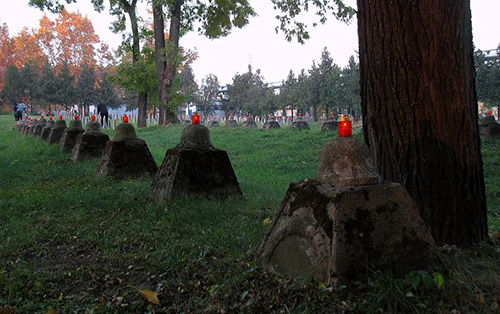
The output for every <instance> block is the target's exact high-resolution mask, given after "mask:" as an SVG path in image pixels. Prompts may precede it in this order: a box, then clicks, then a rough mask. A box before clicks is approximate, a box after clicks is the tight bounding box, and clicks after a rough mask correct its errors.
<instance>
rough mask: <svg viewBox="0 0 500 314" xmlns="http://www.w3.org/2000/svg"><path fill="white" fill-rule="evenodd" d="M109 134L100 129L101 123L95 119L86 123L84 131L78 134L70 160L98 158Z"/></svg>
mask: <svg viewBox="0 0 500 314" xmlns="http://www.w3.org/2000/svg"><path fill="white" fill-rule="evenodd" d="M108 141H109V136H108V135H107V134H106V133H103V132H102V131H101V124H100V123H99V122H97V121H91V122H89V123H87V125H86V127H85V132H84V133H82V134H79V135H78V138H77V139H76V143H75V147H74V148H73V152H72V154H71V160H73V161H84V160H88V159H92V158H99V157H101V155H102V151H103V150H104V147H106V143H107V142H108Z"/></svg>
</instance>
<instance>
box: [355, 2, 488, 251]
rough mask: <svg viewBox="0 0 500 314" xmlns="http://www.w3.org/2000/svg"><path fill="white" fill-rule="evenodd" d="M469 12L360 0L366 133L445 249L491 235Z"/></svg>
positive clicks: (383, 168)
mask: <svg viewBox="0 0 500 314" xmlns="http://www.w3.org/2000/svg"><path fill="white" fill-rule="evenodd" d="M469 6H470V4H469V1H464V0H447V1H434V0H422V1H418V2H414V1H406V0H398V1H390V0H381V1H378V2H377V3H376V4H375V3H373V2H370V1H366V0H359V1H358V31H359V42H360V51H359V53H360V69H361V107H362V110H363V123H364V126H363V133H364V136H365V139H366V141H367V142H368V145H369V146H370V148H371V150H372V153H373V156H374V161H375V163H376V165H377V166H378V168H379V170H380V172H381V174H382V176H383V177H384V178H385V179H387V180H391V181H397V182H401V183H402V184H404V186H405V187H406V188H407V190H408V191H409V192H410V194H411V196H412V197H413V199H414V200H415V202H416V203H417V205H418V208H419V209H420V213H421V215H422V217H423V218H424V220H425V221H426V222H427V224H428V225H429V226H431V229H432V234H433V236H434V239H435V240H436V242H437V243H438V244H445V243H448V244H473V243H477V242H479V241H481V240H483V239H485V238H486V237H487V223H486V197H485V187H484V179H483V167H482V158H481V151H480V140H479V134H478V124H477V121H478V117H477V112H478V110H477V101H476V92H475V86H474V66H473V65H474V63H473V47H472V27H471V12H470V7H469ZM394 16H398V18H397V19H394V18H390V17H394ZM416 25H418V27H415V26H416Z"/></svg>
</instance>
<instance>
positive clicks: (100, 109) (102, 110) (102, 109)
mask: <svg viewBox="0 0 500 314" xmlns="http://www.w3.org/2000/svg"><path fill="white" fill-rule="evenodd" d="M97 114H99V115H100V116H101V126H102V127H104V119H106V125H109V124H108V122H109V116H108V107H106V104H104V102H102V101H101V102H99V104H98V105H97Z"/></svg>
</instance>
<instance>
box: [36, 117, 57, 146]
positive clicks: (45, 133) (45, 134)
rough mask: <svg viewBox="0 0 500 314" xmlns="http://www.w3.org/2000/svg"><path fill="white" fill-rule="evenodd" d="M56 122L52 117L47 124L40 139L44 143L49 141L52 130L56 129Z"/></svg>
mask: <svg viewBox="0 0 500 314" xmlns="http://www.w3.org/2000/svg"><path fill="white" fill-rule="evenodd" d="M54 124H55V122H54V120H52V117H50V118H49V121H47V123H46V124H45V126H44V127H43V129H42V133H41V134H40V139H41V140H42V141H47V138H48V137H49V134H50V130H52V128H53V127H54Z"/></svg>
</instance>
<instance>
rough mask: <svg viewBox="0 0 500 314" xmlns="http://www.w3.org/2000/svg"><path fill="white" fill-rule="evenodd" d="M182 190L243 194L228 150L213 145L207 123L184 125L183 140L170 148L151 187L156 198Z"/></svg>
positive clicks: (220, 195) (213, 194)
mask: <svg viewBox="0 0 500 314" xmlns="http://www.w3.org/2000/svg"><path fill="white" fill-rule="evenodd" d="M181 194H183V195H186V194H189V195H196V196H201V197H215V198H221V199H226V198H229V197H232V196H240V195H241V194H242V193H241V189H240V186H239V184H238V180H237V178H236V175H235V173H234V170H233V167H232V165H231V161H230V160H229V157H228V155H227V153H226V152H225V151H223V150H220V149H216V148H214V147H213V146H212V143H211V142H210V131H209V130H208V128H207V127H205V126H204V125H200V124H191V125H188V126H186V128H184V130H183V131H182V135H181V140H180V143H179V144H177V146H175V147H174V148H170V149H168V150H167V153H166V155H165V159H164V160H163V163H162V164H161V166H160V169H159V170H158V172H157V173H156V175H155V177H154V178H153V182H152V184H151V187H150V188H149V196H150V197H151V198H152V199H154V200H155V201H156V202H163V201H165V200H168V199H172V198H174V197H175V196H177V195H181Z"/></svg>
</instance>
